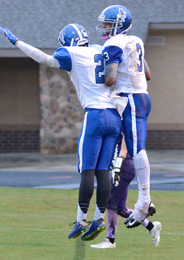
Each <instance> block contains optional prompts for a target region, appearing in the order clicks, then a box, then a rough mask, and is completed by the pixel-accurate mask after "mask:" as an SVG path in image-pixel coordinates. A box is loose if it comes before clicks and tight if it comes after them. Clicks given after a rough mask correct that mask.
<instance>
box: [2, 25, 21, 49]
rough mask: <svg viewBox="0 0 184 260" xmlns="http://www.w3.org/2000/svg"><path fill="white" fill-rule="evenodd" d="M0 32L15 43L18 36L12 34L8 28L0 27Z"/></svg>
mask: <svg viewBox="0 0 184 260" xmlns="http://www.w3.org/2000/svg"><path fill="white" fill-rule="evenodd" d="M0 32H2V33H4V35H5V36H6V37H7V38H8V40H9V41H10V42H11V43H12V44H14V45H15V43H16V42H17V41H18V38H16V37H15V35H13V33H12V32H10V30H8V29H7V28H5V27H0Z"/></svg>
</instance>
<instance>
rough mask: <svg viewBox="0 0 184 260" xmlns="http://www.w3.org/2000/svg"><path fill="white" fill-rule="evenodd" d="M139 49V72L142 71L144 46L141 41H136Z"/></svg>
mask: <svg viewBox="0 0 184 260" xmlns="http://www.w3.org/2000/svg"><path fill="white" fill-rule="evenodd" d="M136 47H137V51H138V53H139V64H137V67H138V70H139V72H141V71H142V48H141V45H140V44H139V43H136Z"/></svg>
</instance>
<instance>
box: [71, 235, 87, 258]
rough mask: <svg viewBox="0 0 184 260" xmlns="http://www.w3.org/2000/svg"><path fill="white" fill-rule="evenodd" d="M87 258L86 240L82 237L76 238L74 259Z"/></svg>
mask: <svg viewBox="0 0 184 260" xmlns="http://www.w3.org/2000/svg"><path fill="white" fill-rule="evenodd" d="M84 258H85V242H84V241H82V240H81V239H80V238H77V239H76V243H75V255H74V258H73V260H83V259H84Z"/></svg>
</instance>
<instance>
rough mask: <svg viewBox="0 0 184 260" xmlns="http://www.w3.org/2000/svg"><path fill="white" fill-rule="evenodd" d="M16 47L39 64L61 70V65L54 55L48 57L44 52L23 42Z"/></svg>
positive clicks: (19, 42)
mask: <svg viewBox="0 0 184 260" xmlns="http://www.w3.org/2000/svg"><path fill="white" fill-rule="evenodd" d="M16 46H17V47H18V48H19V49H20V50H21V51H23V52H24V53H25V54H26V55H27V56H29V57H30V58H32V59H33V60H35V61H36V62H38V63H43V64H46V65H48V66H49V67H53V68H59V67H60V64H59V62H58V60H57V59H55V58H54V57H53V56H52V55H48V54H46V53H44V52H43V51H41V50H39V49H37V48H35V47H33V46H31V45H29V44H27V43H25V42H23V41H18V42H17V44H16Z"/></svg>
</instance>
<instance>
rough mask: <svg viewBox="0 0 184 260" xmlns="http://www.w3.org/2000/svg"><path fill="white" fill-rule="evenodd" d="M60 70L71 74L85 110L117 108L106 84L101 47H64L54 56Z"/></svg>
mask: <svg viewBox="0 0 184 260" xmlns="http://www.w3.org/2000/svg"><path fill="white" fill-rule="evenodd" d="M53 56H54V57H55V58H56V59H57V60H58V61H59V63H60V69H63V70H66V71H68V72H69V75H70V79H71V81H72V82H73V84H74V86H75V89H76V92H77V96H78V99H79V101H80V103H81V106H82V107H83V108H97V109H105V108H115V106H114V104H113V102H112V100H111V99H110V89H109V88H108V87H107V86H105V84H104V58H103V56H102V54H101V46H98V45H94V46H90V47H62V48H59V49H58V50H56V51H55V53H54V55H53Z"/></svg>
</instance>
